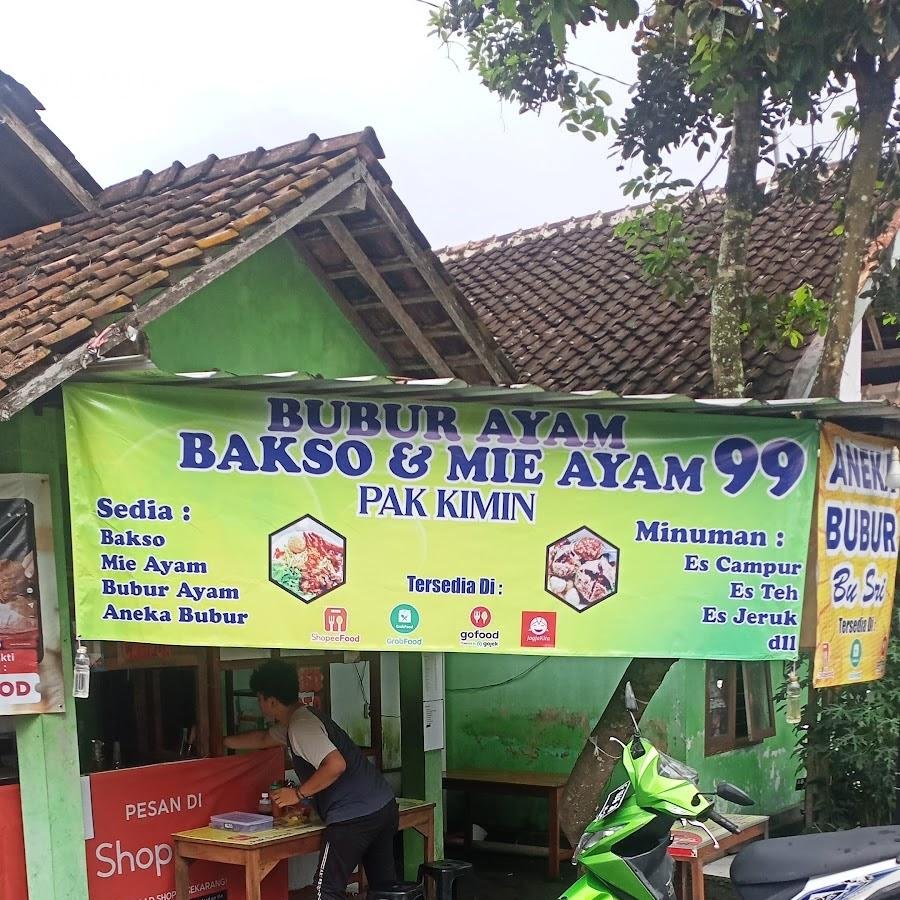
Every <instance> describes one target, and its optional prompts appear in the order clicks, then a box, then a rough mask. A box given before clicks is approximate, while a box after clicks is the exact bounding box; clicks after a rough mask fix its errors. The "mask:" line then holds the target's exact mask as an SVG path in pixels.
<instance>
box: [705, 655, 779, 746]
mask: <svg viewBox="0 0 900 900" xmlns="http://www.w3.org/2000/svg"><path fill="white" fill-rule="evenodd" d="M773 734H775V706H774V704H773V702H772V675H771V668H770V666H769V663H767V662H721V661H716V660H710V661H709V662H707V664H706V755H707V756H712V755H713V754H714V753H724V752H725V751H726V750H734V749H736V748H738V747H747V746H749V745H750V744H758V743H760V741H763V740H765V739H766V738H767V737H771V736H772V735H773Z"/></svg>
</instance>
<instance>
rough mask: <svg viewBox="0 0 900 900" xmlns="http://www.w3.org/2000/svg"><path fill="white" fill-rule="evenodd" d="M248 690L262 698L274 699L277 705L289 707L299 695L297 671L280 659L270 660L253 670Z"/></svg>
mask: <svg viewBox="0 0 900 900" xmlns="http://www.w3.org/2000/svg"><path fill="white" fill-rule="evenodd" d="M250 690H251V691H253V693H254V694H260V695H261V696H263V697H274V698H275V699H276V700H278V702H279V703H283V704H284V705H285V706H290V705H291V704H293V703H296V702H297V698H298V696H299V694H300V680H299V678H298V677H297V669H296V667H295V666H292V665H290V664H289V663H286V662H282V660H280V659H270V660H269V661H268V662H264V663H263V664H262V665H261V666H259V667H258V668H256V669H254V670H253V674H252V675H251V676H250Z"/></svg>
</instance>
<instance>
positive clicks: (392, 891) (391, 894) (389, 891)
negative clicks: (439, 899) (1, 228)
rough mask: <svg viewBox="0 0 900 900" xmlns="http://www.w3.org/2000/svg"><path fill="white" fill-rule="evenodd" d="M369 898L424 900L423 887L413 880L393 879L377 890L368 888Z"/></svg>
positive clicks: (371, 899)
mask: <svg viewBox="0 0 900 900" xmlns="http://www.w3.org/2000/svg"><path fill="white" fill-rule="evenodd" d="M368 898H369V900H425V888H424V887H422V885H421V884H416V883H415V882H414V881H395V882H394V883H393V884H388V885H385V886H384V887H382V888H378V890H375V891H373V890H370V891H369V894H368Z"/></svg>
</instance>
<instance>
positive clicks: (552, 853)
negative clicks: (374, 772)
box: [444, 769, 572, 879]
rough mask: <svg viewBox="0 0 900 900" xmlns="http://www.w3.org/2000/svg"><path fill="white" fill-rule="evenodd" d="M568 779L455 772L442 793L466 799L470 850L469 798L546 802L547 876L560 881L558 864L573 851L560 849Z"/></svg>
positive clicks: (531, 773)
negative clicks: (539, 799)
mask: <svg viewBox="0 0 900 900" xmlns="http://www.w3.org/2000/svg"><path fill="white" fill-rule="evenodd" d="M567 780H568V779H567V778H566V776H565V775H546V774H541V773H536V772H491V771H487V770H482V769H456V770H453V771H450V772H447V774H446V775H445V776H444V789H445V790H448V791H462V792H463V793H465V795H466V837H465V841H466V848H467V849H471V847H472V810H471V799H470V797H471V794H473V793H478V794H506V795H508V796H516V797H543V798H545V799H546V800H547V845H548V865H547V873H548V875H549V876H550V877H551V878H554V879H555V878H559V864H560V861H561V860H563V859H571V858H572V850H571V849H570V848H568V847H562V846H561V843H560V837H559V807H560V801H561V800H562V793H563V790H564V788H565V786H566V781H567Z"/></svg>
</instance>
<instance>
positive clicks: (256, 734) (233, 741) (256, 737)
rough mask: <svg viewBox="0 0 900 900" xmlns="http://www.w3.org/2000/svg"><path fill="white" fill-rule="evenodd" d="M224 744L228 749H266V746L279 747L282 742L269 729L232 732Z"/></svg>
mask: <svg viewBox="0 0 900 900" xmlns="http://www.w3.org/2000/svg"><path fill="white" fill-rule="evenodd" d="M223 745H224V747H225V749H226V750H265V749H266V747H279V746H280V744H279V743H278V741H276V740H275V738H273V737H272V735H271V734H269V732H268V731H246V732H244V733H243V734H230V735H229V736H228V737H226V738H225V740H224V742H223Z"/></svg>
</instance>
